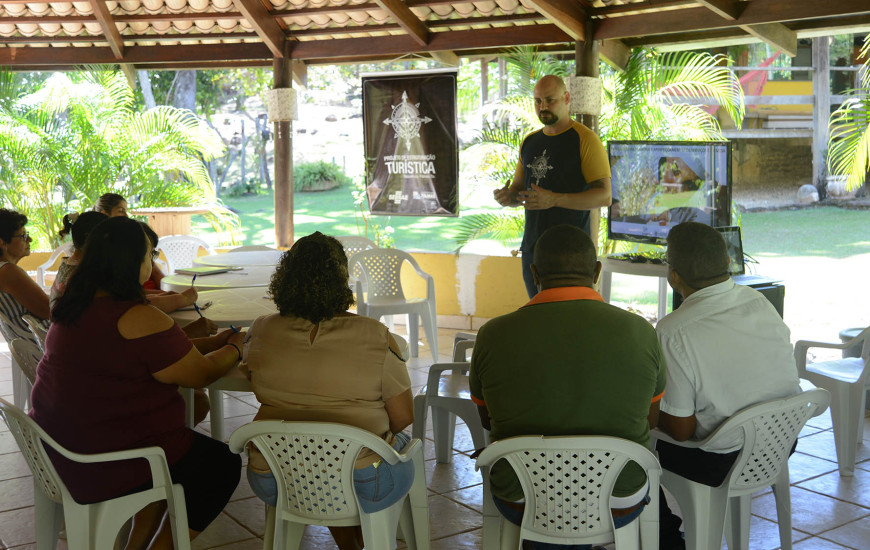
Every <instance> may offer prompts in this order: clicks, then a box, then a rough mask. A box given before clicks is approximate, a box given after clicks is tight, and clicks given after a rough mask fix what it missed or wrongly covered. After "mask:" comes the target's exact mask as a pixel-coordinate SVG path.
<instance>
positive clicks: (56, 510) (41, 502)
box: [33, 483, 63, 550]
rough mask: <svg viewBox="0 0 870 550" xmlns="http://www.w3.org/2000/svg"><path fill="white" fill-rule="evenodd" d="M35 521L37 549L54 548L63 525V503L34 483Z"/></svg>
mask: <svg viewBox="0 0 870 550" xmlns="http://www.w3.org/2000/svg"><path fill="white" fill-rule="evenodd" d="M33 503H34V516H35V517H34V522H35V523H36V549H37V550H54V549H55V548H56V547H57V536H58V534H59V533H60V529H61V525H63V505H62V504H60V503H58V502H54V501H53V500H51V499H50V498H48V497H47V496H45V494H44V493H43V492H42V489H40V488H39V487H38V486H37V483H34V484H33Z"/></svg>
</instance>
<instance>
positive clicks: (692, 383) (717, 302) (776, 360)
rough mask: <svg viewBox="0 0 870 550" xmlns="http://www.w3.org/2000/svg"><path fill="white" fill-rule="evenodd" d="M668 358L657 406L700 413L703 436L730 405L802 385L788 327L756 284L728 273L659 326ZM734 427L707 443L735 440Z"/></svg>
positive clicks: (726, 448)
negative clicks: (727, 435) (739, 281)
mask: <svg viewBox="0 0 870 550" xmlns="http://www.w3.org/2000/svg"><path fill="white" fill-rule="evenodd" d="M656 332H657V333H658V337H659V342H660V343H661V345H662V350H663V351H664V354H665V359H666V361H667V365H668V383H667V386H666V388H665V395H664V398H663V399H662V402H661V410H662V412H665V413H667V414H670V415H671V416H679V417H687V416H691V415H692V414H694V415H695V416H696V418H697V420H698V424H697V427H696V428H695V434H694V436H693V437H694V439H703V438H705V437H707V436H708V435H709V434H710V433H711V432H712V431H713V430H715V429H716V428H717V427H718V426H719V425H720V424H721V423H722V422H723V421H724V420H726V419H727V418H728V417H730V416H731V415H733V414H734V413H735V412H737V411H739V410H740V409H743V408H745V407H748V406H749V405H754V404H755V403H760V402H762V401H768V400H771V399H777V398H784V397H790V396H792V395H795V394H797V393H800V391H801V389H800V386H799V384H798V373H797V366H796V365H795V361H794V354H793V348H792V345H791V340H790V338H789V334H790V333H789V329H788V327H787V326H786V324H785V323H784V322H783V320H782V319H781V318H780V316H779V314H777V312H776V310H775V309H774V307H773V305H771V303H770V302H768V301H767V299H766V298H765V297H764V296H763V295H762V294H761V293H760V292H758V291H757V290H755V289H752V288H750V287H746V286H741V285H738V284H735V283H734V281H733V280H731V279H728V280H727V281H724V282H722V283H719V284H716V285H713V286H709V287H707V288H704V289H701V290H699V291H697V292H695V293H694V294H692V295H690V296H689V297H688V298H687V299H686V300H685V301H684V302H683V303H682V305H680V307H679V309H677V310H676V311H674V312H673V313H671V314H670V315H668V316H667V317H665V318H664V319H662V320H661V321H660V322H659V323H658V325H657V326H656ZM740 444H741V436H740V435H739V434H735V435H734V437H733V438H730V439H729V440H728V441H726V442H725V444H723V445H717V446H716V447H715V448H705V449H704V450H706V451H711V452H717V453H727V452H731V451H734V450H736V449H738V448H739V447H740Z"/></svg>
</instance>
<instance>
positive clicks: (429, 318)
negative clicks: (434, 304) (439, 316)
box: [423, 308, 438, 363]
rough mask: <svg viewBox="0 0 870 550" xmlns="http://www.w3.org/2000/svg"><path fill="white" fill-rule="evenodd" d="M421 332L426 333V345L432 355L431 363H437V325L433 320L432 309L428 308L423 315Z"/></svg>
mask: <svg viewBox="0 0 870 550" xmlns="http://www.w3.org/2000/svg"><path fill="white" fill-rule="evenodd" d="M423 330H425V331H426V343H428V344H429V348H430V351H431V353H432V361H434V362H436V363H437V362H438V324H437V321H436V320H435V315H434V312H433V311H432V308H428V309H427V311H426V314H425V315H423Z"/></svg>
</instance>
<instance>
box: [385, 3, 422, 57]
mask: <svg viewBox="0 0 870 550" xmlns="http://www.w3.org/2000/svg"><path fill="white" fill-rule="evenodd" d="M375 3H376V4H377V5H379V6H380V7H381V9H383V10H384V11H385V12H387V13H388V14H390V17H392V18H393V19H394V20H395V21H396V23H398V24H399V25H400V26H401V27H402V28H403V29H405V32H407V33H408V35H409V36H410V37H411V38H412V39H413V40H414V42H416V43H417V44H419V45H421V46H425V45H426V44H428V43H429V28H428V27H427V26H426V25H425V24H424V23H423V22H422V21H420V18H418V17H417V16H416V15H415V14H414V12H412V11H411V8H409V7H408V6H407V5H406V4H405V3H403V2H402V1H401V0H375Z"/></svg>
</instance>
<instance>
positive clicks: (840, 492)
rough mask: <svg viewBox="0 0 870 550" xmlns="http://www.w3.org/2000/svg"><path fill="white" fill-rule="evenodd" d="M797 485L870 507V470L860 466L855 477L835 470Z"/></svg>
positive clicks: (869, 541)
mask: <svg viewBox="0 0 870 550" xmlns="http://www.w3.org/2000/svg"><path fill="white" fill-rule="evenodd" d="M797 486H798V487H802V488H804V489H808V490H810V491H814V492H816V493H822V494H823V495H829V496H832V497H834V498H837V499H840V500H845V501H847V502H853V503H855V504H860V505H861V506H864V507H866V508H870V472H866V471H864V470H862V469H860V468H856V469H855V475H854V476H853V477H841V476H840V473H839V471H836V470H835V471H833V472H831V473H829V474H826V475H823V476H820V477H817V478H814V479H810V480H808V481H804V482H802V483H799V484H798V485H797ZM868 513H870V510H868ZM868 547H870V540H868Z"/></svg>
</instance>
